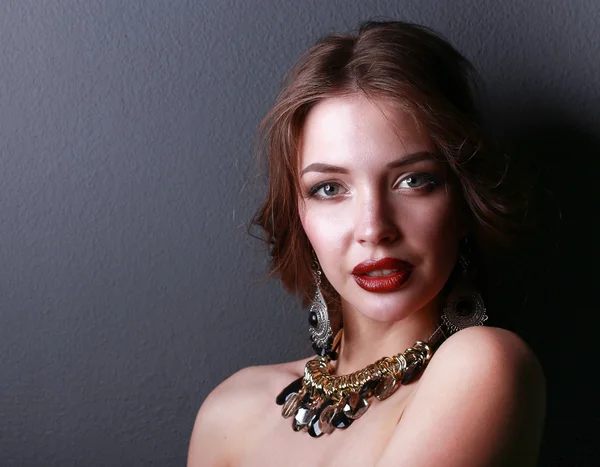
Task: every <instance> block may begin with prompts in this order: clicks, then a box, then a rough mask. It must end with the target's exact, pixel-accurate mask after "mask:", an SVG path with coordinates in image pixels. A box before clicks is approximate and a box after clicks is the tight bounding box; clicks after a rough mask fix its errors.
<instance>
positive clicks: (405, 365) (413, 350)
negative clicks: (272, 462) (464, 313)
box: [276, 325, 444, 438]
mask: <svg viewBox="0 0 600 467" xmlns="http://www.w3.org/2000/svg"><path fill="white" fill-rule="evenodd" d="M341 335H342V330H340V331H339V332H338V333H337V335H336V337H335V339H334V342H333V344H332V351H331V353H328V354H326V355H319V356H317V357H315V358H313V359H312V360H309V361H308V362H307V363H306V366H305V368H304V376H301V377H300V378H298V379H297V380H295V381H293V382H292V383H290V384H289V385H288V386H287V387H286V388H285V389H284V390H283V391H281V393H280V394H279V395H278V396H277V399H276V402H277V404H278V405H281V406H282V409H281V415H282V416H283V418H290V417H293V418H292V429H293V430H294V431H307V432H308V434H309V435H310V436H312V437H314V438H318V437H320V436H322V435H323V434H329V433H331V432H332V431H333V430H334V429H335V428H338V429H344V428H347V427H348V426H350V425H351V424H352V423H353V422H354V421H355V420H357V419H358V418H360V417H361V416H362V415H363V414H364V413H365V412H366V411H367V409H368V408H369V406H370V405H369V399H370V398H371V397H373V396H374V397H376V398H377V399H378V400H380V401H382V400H385V399H387V398H388V397H390V396H391V395H392V394H393V393H394V392H395V391H396V390H397V389H398V387H400V385H402V384H409V383H410V382H411V381H413V380H414V379H415V378H416V377H417V376H418V375H419V374H420V373H421V372H422V371H423V370H424V369H425V367H426V366H427V364H428V363H429V361H430V360H431V357H432V356H433V352H434V351H435V349H436V348H437V347H438V346H439V344H440V343H441V341H442V340H443V339H444V334H443V332H442V326H441V325H440V326H439V327H438V328H437V329H436V331H435V332H434V333H433V334H432V335H431V336H430V337H429V339H428V340H427V342H422V341H417V342H415V344H414V345H413V346H412V347H409V348H408V349H406V350H405V351H404V352H402V353H399V354H397V355H394V356H393V357H383V358H381V359H379V360H377V361H376V362H375V363H372V364H371V365H368V366H367V367H366V368H363V369H362V370H359V371H356V372H354V373H351V374H349V375H343V376H335V375H333V371H334V367H333V364H332V363H331V362H332V360H335V358H336V350H337V348H338V346H339V343H340V340H341Z"/></svg>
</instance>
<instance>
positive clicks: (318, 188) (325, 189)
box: [309, 182, 341, 198]
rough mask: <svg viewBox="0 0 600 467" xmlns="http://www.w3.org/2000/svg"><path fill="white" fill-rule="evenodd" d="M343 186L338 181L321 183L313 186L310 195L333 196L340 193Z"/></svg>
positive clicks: (318, 196)
mask: <svg viewBox="0 0 600 467" xmlns="http://www.w3.org/2000/svg"><path fill="white" fill-rule="evenodd" d="M340 191H341V187H340V185H338V184H337V183H332V182H325V183H319V184H318V185H315V186H314V187H312V188H311V190H310V193H309V195H310V196H315V197H317V198H333V197H334V196H337V195H339V194H340Z"/></svg>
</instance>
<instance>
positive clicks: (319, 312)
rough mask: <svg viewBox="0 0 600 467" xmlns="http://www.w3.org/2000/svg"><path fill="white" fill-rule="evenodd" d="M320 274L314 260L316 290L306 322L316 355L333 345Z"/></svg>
mask: <svg viewBox="0 0 600 467" xmlns="http://www.w3.org/2000/svg"><path fill="white" fill-rule="evenodd" d="M321 274H322V273H321V269H320V268H319V264H318V263H317V262H316V261H315V269H314V270H313V275H314V278H315V285H316V287H317V290H316V291H315V296H314V298H313V301H312V304H311V306H310V311H309V313H308V324H309V325H310V327H309V329H308V330H309V332H310V339H311V341H312V344H313V349H314V350H315V352H316V353H317V355H321V356H325V355H327V354H328V353H329V352H331V346H332V345H333V331H332V330H331V323H330V321H329V313H328V312H327V304H326V303H325V299H324V298H323V294H322V293H321Z"/></svg>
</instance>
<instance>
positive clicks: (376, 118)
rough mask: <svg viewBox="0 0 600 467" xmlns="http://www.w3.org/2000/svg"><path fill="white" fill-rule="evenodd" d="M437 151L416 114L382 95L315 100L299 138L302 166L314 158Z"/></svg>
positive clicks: (347, 160)
mask: <svg viewBox="0 0 600 467" xmlns="http://www.w3.org/2000/svg"><path fill="white" fill-rule="evenodd" d="M420 151H430V152H431V151H433V144H432V142H431V140H430V138H429V137H428V136H427V135H426V134H425V133H424V131H423V130H421V129H420V128H419V126H418V125H417V123H416V121H415V119H414V118H413V116H412V115H411V114H410V113H409V112H407V111H403V110H401V109H399V108H397V107H395V106H393V105H392V104H390V103H388V102H386V101H385V100H383V99H376V100H372V99H369V98H367V97H366V96H365V95H363V94H354V95H349V96H335V97H330V98H327V99H324V100H322V101H321V102H319V103H318V104H317V105H315V106H314V107H313V108H312V109H311V111H310V112H309V113H308V115H307V117H306V121H305V123H304V127H303V129H302V134H301V138H300V153H299V161H298V162H299V166H300V169H302V168H303V167H306V166H307V165H309V164H311V163H314V162H324V163H328V164H336V165H348V164H350V165H352V164H360V163H365V162H368V161H371V162H377V161H380V162H382V163H389V162H391V161H394V160H396V159H398V157H401V156H402V155H404V154H410V153H415V152H420Z"/></svg>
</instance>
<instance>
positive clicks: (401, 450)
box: [378, 326, 546, 467]
mask: <svg viewBox="0 0 600 467" xmlns="http://www.w3.org/2000/svg"><path fill="white" fill-rule="evenodd" d="M545 386H546V384H545V378H544V374H543V371H542V368H541V365H540V363H539V361H538V359H537V358H536V356H535V354H534V352H533V351H532V350H531V348H530V347H529V346H528V345H527V344H526V343H525V341H524V340H523V339H522V338H520V337H519V336H518V335H517V334H515V333H513V332H510V331H507V330H504V329H500V328H492V327H482V326H477V327H472V328H467V329H464V330H462V331H459V332H457V333H456V334H454V335H452V336H450V337H449V338H448V339H447V340H446V341H445V342H444V343H443V344H442V345H441V346H440V347H439V349H438V350H437V351H436V352H435V354H434V355H433V357H432V359H431V361H430V362H429V365H428V367H427V369H426V370H425V371H424V372H423V375H422V377H421V379H420V380H419V381H418V386H417V387H416V388H415V392H414V395H413V397H412V399H411V402H410V403H409V404H408V405H407V406H406V408H405V410H404V413H403V415H402V419H401V420H402V421H401V423H399V424H398V426H397V428H396V431H395V433H394V435H393V437H392V439H391V441H390V443H389V446H388V448H387V450H386V452H385V453H384V455H383V457H382V460H381V462H380V465H387V464H386V463H387V462H392V461H394V462H398V465H400V464H401V465H445V466H452V467H454V466H460V467H465V466H469V467H470V466H477V467H479V466H483V465H485V466H492V465H494V466H495V465H511V466H528V467H529V466H533V465H536V461H537V457H538V449H539V445H540V441H541V435H542V431H543V424H544V418H545V404H546V390H545ZM423 446H428V448H427V450H426V452H425V451H424V450H423V449H422V447H423ZM378 465H379V464H378Z"/></svg>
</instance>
